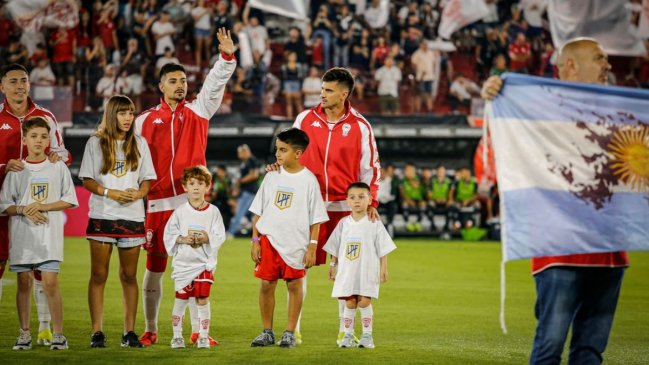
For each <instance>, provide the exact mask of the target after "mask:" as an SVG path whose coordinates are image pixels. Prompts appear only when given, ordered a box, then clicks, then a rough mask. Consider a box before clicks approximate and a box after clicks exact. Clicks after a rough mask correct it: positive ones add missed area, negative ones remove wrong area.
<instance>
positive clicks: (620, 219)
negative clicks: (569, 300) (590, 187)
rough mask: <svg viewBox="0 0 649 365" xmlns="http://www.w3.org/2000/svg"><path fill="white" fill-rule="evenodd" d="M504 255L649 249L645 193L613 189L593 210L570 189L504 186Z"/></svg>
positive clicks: (518, 256) (648, 209)
mask: <svg viewBox="0 0 649 365" xmlns="http://www.w3.org/2000/svg"><path fill="white" fill-rule="evenodd" d="M501 194H502V199H503V205H504V209H505V225H504V227H503V231H504V234H505V236H506V237H507V241H506V248H505V259H506V261H510V260H517V259H524V258H530V257H539V256H548V255H564V254H572V253H585V252H612V251H625V250H626V251H634V250H649V194H646V193H645V194H642V193H615V194H613V196H612V198H611V201H610V202H608V203H606V204H604V207H603V208H602V209H600V210H596V209H595V208H594V207H593V205H592V204H589V203H586V202H584V201H582V200H581V199H579V198H577V197H575V196H574V195H572V194H571V193H569V192H562V191H554V190H546V189H536V188H532V189H519V190H513V191H507V192H503V193H501Z"/></svg>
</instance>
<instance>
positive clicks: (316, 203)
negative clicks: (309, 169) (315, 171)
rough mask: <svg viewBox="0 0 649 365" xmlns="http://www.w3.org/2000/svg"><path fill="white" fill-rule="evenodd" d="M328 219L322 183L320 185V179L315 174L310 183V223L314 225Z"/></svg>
mask: <svg viewBox="0 0 649 365" xmlns="http://www.w3.org/2000/svg"><path fill="white" fill-rule="evenodd" d="M328 220H329V215H328V214H327V209H326V208H325V205H324V201H323V200H322V194H321V193H320V185H318V181H317V180H316V178H315V176H313V177H312V179H311V184H310V185H309V224H311V225H314V224H318V223H323V222H326V221H328Z"/></svg>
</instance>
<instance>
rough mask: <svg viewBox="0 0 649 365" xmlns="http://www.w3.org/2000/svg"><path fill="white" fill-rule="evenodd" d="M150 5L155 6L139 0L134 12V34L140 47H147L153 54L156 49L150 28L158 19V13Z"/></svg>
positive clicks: (147, 50)
mask: <svg viewBox="0 0 649 365" xmlns="http://www.w3.org/2000/svg"><path fill="white" fill-rule="evenodd" d="M149 6H155V4H151V3H148V2H146V1H138V3H137V6H136V7H135V11H134V12H133V35H134V36H135V38H137V42H138V45H139V48H140V49H145V50H146V53H147V54H149V55H151V54H154V49H153V47H152V46H151V42H150V40H149V30H150V29H151V27H152V26H153V23H154V22H155V21H156V20H157V16H156V14H157V13H156V12H155V9H151V8H150V7H149Z"/></svg>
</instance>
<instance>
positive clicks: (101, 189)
mask: <svg viewBox="0 0 649 365" xmlns="http://www.w3.org/2000/svg"><path fill="white" fill-rule="evenodd" d="M134 111H135V105H133V102H132V101H131V99H129V98H128V97H126V96H124V95H115V96H112V97H110V99H108V102H107V103H106V106H105V109H104V115H103V117H102V120H101V123H100V124H99V127H98V128H97V132H96V133H95V135H94V136H92V137H90V139H89V140H88V143H86V149H85V151H84V153H83V160H81V168H80V169H79V178H80V179H81V180H83V186H84V187H85V188H86V189H87V190H88V191H90V192H91V193H92V196H91V197H90V212H89V213H88V216H89V220H88V228H87V229H86V236H87V238H88V241H89V243H90V280H89V283H88V307H89V308H90V320H91V322H92V333H93V334H92V336H91V338H90V347H105V342H106V336H105V334H104V332H103V331H102V329H103V328H102V327H103V326H102V324H103V308H104V287H105V286H106V279H108V270H109V267H110V257H111V254H112V252H113V246H116V247H117V249H118V252H119V263H120V270H119V278H120V281H121V283H122V293H123V294H122V295H123V300H122V302H123V303H124V332H123V333H122V347H142V344H141V343H140V341H139V340H138V336H137V335H136V334H135V317H136V315H137V301H138V296H139V290H138V285H137V262H138V258H139V257H140V246H141V245H142V244H143V243H144V200H143V199H144V197H145V196H146V195H147V193H148V192H149V187H150V185H151V181H152V180H155V179H156V174H155V171H154V169H153V162H152V160H151V152H150V151H149V146H148V145H147V143H146V140H145V139H144V138H142V137H140V136H136V135H135V134H134V132H133V130H134V128H133V120H134V119H135V116H134V115H133V112H134Z"/></svg>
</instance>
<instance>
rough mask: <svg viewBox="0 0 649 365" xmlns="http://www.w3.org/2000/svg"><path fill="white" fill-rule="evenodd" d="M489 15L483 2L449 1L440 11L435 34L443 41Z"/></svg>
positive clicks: (475, 0)
mask: <svg viewBox="0 0 649 365" xmlns="http://www.w3.org/2000/svg"><path fill="white" fill-rule="evenodd" d="M488 14H489V8H487V5H486V4H485V2H484V0H450V1H449V2H448V3H447V4H446V5H445V6H444V10H443V11H442V18H441V20H440V22H439V28H438V31H437V33H438V34H439V36H440V37H442V38H444V39H450V38H451V35H452V34H453V33H455V32H456V31H458V30H460V29H462V28H463V27H464V26H467V25H469V24H471V23H473V22H476V21H478V20H480V19H482V18H484V17H485V16H487V15H488Z"/></svg>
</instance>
